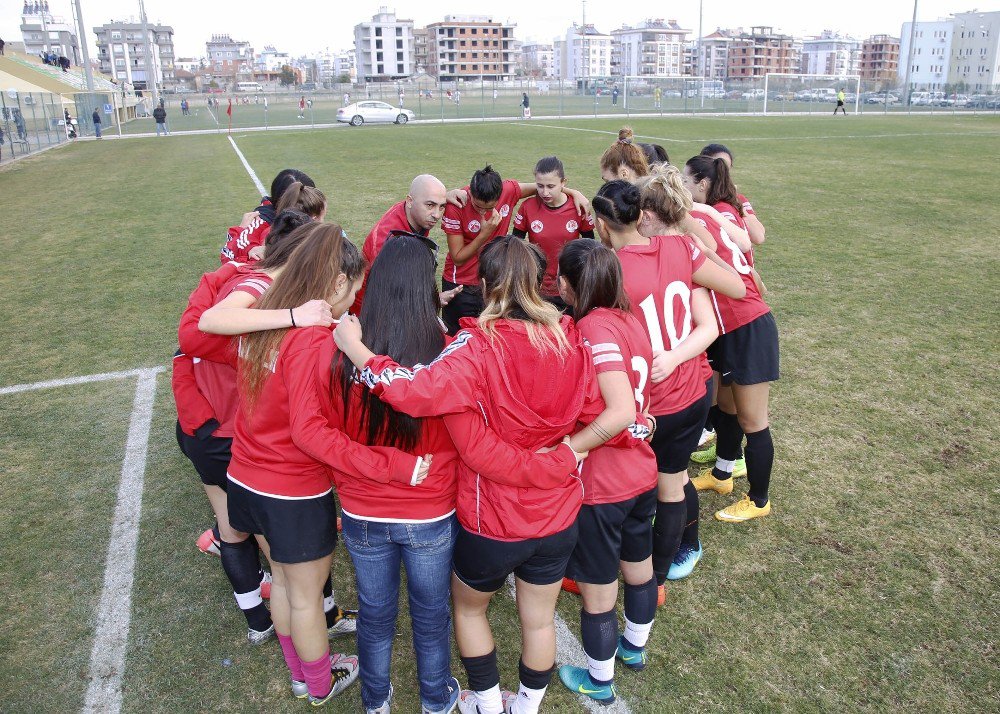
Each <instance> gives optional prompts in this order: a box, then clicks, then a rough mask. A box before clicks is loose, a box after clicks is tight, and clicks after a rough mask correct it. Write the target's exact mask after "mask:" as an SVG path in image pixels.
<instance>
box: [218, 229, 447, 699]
mask: <svg viewBox="0 0 1000 714" xmlns="http://www.w3.org/2000/svg"><path fill="white" fill-rule="evenodd" d="M306 230H307V231H308V235H307V236H306V237H305V238H304V239H303V241H302V243H301V244H300V245H299V247H298V248H297V249H296V250H295V251H294V252H293V253H292V255H291V257H290V258H289V261H288V263H287V264H286V265H285V268H284V270H282V272H281V274H280V275H278V277H277V278H276V279H275V281H274V284H273V285H272V286H271V288H270V289H269V290H268V291H267V293H266V294H265V295H264V297H263V298H261V300H260V303H259V306H260V309H261V310H277V311H281V310H284V311H285V312H287V313H289V314H290V315H293V309H294V306H296V305H301V304H302V303H303V302H305V301H311V300H324V301H326V302H327V303H328V304H329V306H330V311H331V314H332V315H334V316H339V315H341V314H343V313H344V312H345V311H346V310H347V309H348V308H349V307H350V305H351V304H352V303H353V301H354V294H355V293H356V292H357V289H358V287H359V286H360V283H361V276H362V275H363V273H364V263H363V261H362V259H361V254H360V253H359V252H358V250H357V248H356V247H355V246H354V245H353V244H352V243H350V242H349V241H347V240H346V238H345V235H344V232H343V230H341V228H340V226H337V225H329V224H321V223H316V224H311V225H310V226H308V227H307V228H306ZM332 358H333V348H332V344H331V340H330V331H329V329H328V328H325V327H309V328H303V329H300V330H290V329H288V327H281V328H279V329H273V330H266V331H262V332H254V333H252V334H249V335H244V336H243V337H242V338H241V339H240V362H239V379H238V385H239V399H240V402H239V409H238V412H237V417H236V437H235V439H234V441H233V458H232V461H231V462H230V464H229V473H228V478H229V519H230V522H231V523H232V524H233V527H235V528H238V529H240V530H242V531H244V532H247V533H253V534H255V535H256V536H257V537H258V542H259V543H260V546H261V548H262V549H263V550H264V551H265V552H266V553H267V554H268V558H269V560H270V561H271V564H272V568H273V572H272V575H273V583H272V587H271V616H272V618H273V619H274V626H275V630H276V632H277V634H278V639H279V641H280V643H281V649H282V652H283V654H284V656H285V662H286V663H287V665H288V667H289V670H290V672H291V679H292V691H293V693H294V694H295V696H297V697H300V698H304V697H306V696H308V697H309V700H310V703H312V704H313V705H314V706H319V705H321V704H324V703H326V702H327V701H329V700H330V699H332V698H333V697H334V696H336V695H337V694H339V693H340V692H341V691H343V690H344V689H345V688H346V687H347V686H348V685H350V683H351V682H353V681H354V679H355V678H356V677H357V674H358V668H357V658H355V657H345V656H343V655H339V654H338V655H336V656H335V657H333V658H331V656H330V648H329V644H328V642H327V631H326V622H325V619H324V614H323V597H322V591H323V583H324V581H325V580H326V578H327V577H328V576H329V573H330V558H331V555H332V553H333V548H334V545H335V543H336V537H337V536H336V534H337V530H336V511H335V507H334V501H333V494H332V489H331V484H330V475H329V470H330V469H335V470H338V471H341V472H343V473H347V474H352V475H357V476H367V477H370V478H375V475H376V474H377V475H378V476H379V477H381V478H382V479H383V480H385V481H389V480H394V481H398V482H401V483H410V484H413V485H418V484H420V483H421V482H422V481H423V480H424V479H425V478H426V477H427V473H428V469H429V467H430V465H431V457H430V455H429V454H428V455H427V456H426V458H421V457H416V456H413V455H412V454H407V453H405V452H403V451H400V450H398V449H394V448H389V447H367V446H362V445H360V444H357V443H355V442H353V441H351V440H350V439H348V438H347V437H346V436H345V435H344V433H343V432H342V431H339V430H337V429H335V428H333V427H332V426H330V423H329V411H330V405H331V404H332V400H333V392H332V385H333V380H332V379H331V377H332V369H331V368H332Z"/></svg>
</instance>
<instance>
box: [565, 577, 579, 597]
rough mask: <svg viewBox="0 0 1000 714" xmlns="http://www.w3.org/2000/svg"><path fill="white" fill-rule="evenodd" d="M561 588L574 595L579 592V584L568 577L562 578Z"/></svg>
mask: <svg viewBox="0 0 1000 714" xmlns="http://www.w3.org/2000/svg"><path fill="white" fill-rule="evenodd" d="M562 589H563V590H565V591H566V592H568V593H573V594H574V595H579V594H580V586H579V585H577V584H576V581H575V580H571V579H570V578H563V581H562Z"/></svg>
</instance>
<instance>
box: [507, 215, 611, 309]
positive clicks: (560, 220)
mask: <svg viewBox="0 0 1000 714" xmlns="http://www.w3.org/2000/svg"><path fill="white" fill-rule="evenodd" d="M514 229H515V230H519V231H524V232H525V233H526V234H527V237H528V240H530V241H531V242H532V243H534V244H535V245H537V246H538V247H539V248H541V249H542V252H543V253H545V259H546V260H547V261H548V265H547V266H546V268H545V277H544V278H543V279H542V295H549V296H553V295H558V294H559V286H558V285H557V284H556V273H557V272H558V270H559V251H561V250H562V249H563V246H564V245H566V244H567V243H569V242H570V241H571V240H573V239H574V238H579V237H580V234H581V233H583V232H585V231H593V230H594V219H593V218H591V217H590V216H584V217H582V218H581V217H580V214H579V212H578V211H577V210H576V204H574V203H573V201H572V200H571V199H570V197H569V196H566V201H565V202H564V203H563V205H561V206H559V207H558V208H549V207H548V206H546V205H545V202H544V201H543V200H542V199H540V198H539V197H538V196H534V197H531V198H529V199H527V200H526V201H525V202H524V203H522V204H521V207H520V208H518V209H517V215H516V216H514Z"/></svg>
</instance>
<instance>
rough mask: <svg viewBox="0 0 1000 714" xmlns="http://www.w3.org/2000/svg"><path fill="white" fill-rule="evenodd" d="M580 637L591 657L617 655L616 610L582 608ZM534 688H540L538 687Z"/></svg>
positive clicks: (605, 657)
mask: <svg viewBox="0 0 1000 714" xmlns="http://www.w3.org/2000/svg"><path fill="white" fill-rule="evenodd" d="M626 587H627V586H626ZM626 592H627V591H626ZM653 604H654V606H655V604H656V586H655V585H654V586H653ZM580 639H581V640H583V651H584V652H586V653H587V656H588V657H590V658H591V659H596V660H599V661H601V662H604V661H606V660H609V659H611V658H612V657H614V656H615V650H616V649H617V648H618V615H617V614H615V611H614V610H608V611H607V612H599V613H597V614H596V615H592V614H591V613H589V612H587V611H586V610H583V609H581V610H580ZM521 681H522V682H523V683H524V684H525V686H530V685H528V683H527V682H525V681H524V677H521ZM594 682H595V683H597V684H607V682H603V681H598V680H596V679H595V680H594ZM532 688H533V689H538V687H532Z"/></svg>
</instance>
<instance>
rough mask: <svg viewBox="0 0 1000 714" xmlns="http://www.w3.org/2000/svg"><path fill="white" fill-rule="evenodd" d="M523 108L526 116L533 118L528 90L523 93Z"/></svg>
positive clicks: (526, 117)
mask: <svg viewBox="0 0 1000 714" xmlns="http://www.w3.org/2000/svg"><path fill="white" fill-rule="evenodd" d="M494 91H495V90H494ZM521 109H522V110H523V114H524V118H525V119H531V103H530V102H529V100H528V93H527V92H522V93H521Z"/></svg>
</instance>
